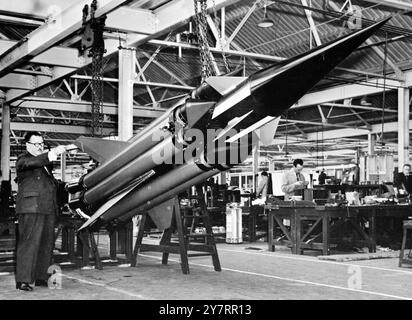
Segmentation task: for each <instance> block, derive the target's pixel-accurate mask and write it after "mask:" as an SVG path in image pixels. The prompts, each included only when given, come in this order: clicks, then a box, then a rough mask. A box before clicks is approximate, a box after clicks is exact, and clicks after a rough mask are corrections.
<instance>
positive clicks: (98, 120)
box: [89, 0, 106, 137]
mask: <svg viewBox="0 0 412 320" xmlns="http://www.w3.org/2000/svg"><path fill="white" fill-rule="evenodd" d="M91 8H92V10H91V17H92V19H91V28H92V29H93V34H94V41H93V45H92V47H91V49H90V51H89V57H91V58H92V80H91V85H90V87H91V91H92V108H91V133H92V136H93V137H94V136H101V135H102V133H103V118H104V117H103V54H104V53H105V52H106V50H105V48H104V40H103V28H104V24H105V19H106V17H101V18H100V19H95V17H94V12H95V11H96V8H97V1H96V0H93V3H92V5H91Z"/></svg>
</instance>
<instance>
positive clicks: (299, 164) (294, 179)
mask: <svg viewBox="0 0 412 320" xmlns="http://www.w3.org/2000/svg"><path fill="white" fill-rule="evenodd" d="M302 169H303V160H302V159H296V160H295V161H293V167H292V169H290V170H289V171H287V172H285V173H284V174H283V175H282V182H281V183H282V184H281V189H282V191H283V192H284V193H285V200H291V199H292V196H302V195H303V189H306V187H307V186H308V184H309V182H308V181H305V177H304V176H303V174H302V173H301V172H302Z"/></svg>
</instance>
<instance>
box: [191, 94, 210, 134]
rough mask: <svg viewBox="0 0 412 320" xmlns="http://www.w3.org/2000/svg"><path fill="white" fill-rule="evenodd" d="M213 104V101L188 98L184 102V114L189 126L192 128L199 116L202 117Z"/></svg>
mask: <svg viewBox="0 0 412 320" xmlns="http://www.w3.org/2000/svg"><path fill="white" fill-rule="evenodd" d="M214 104H215V102H214V101H196V100H189V101H188V102H187V103H186V116H187V122H188V125H189V128H192V127H193V126H194V125H195V124H196V123H197V122H198V121H199V120H200V119H201V118H203V116H204V115H205V114H206V113H208V112H209V110H210V109H211V108H212V106H213V105H214Z"/></svg>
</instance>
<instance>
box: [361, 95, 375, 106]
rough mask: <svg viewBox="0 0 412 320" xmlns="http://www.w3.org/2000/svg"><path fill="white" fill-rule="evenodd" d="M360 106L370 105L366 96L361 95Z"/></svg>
mask: <svg viewBox="0 0 412 320" xmlns="http://www.w3.org/2000/svg"><path fill="white" fill-rule="evenodd" d="M360 104H361V106H371V105H372V103H371V102H369V101H368V98H367V96H363V97H362V99H361V101H360Z"/></svg>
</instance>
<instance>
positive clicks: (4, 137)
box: [0, 91, 10, 181]
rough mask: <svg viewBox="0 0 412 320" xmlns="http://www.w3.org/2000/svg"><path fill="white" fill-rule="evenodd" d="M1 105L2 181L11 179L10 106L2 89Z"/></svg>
mask: <svg viewBox="0 0 412 320" xmlns="http://www.w3.org/2000/svg"><path fill="white" fill-rule="evenodd" d="M0 105H1V109H2V118H1V119H2V126H1V127H2V134H1V181H9V180H10V106H9V104H8V103H5V95H4V92H3V91H0Z"/></svg>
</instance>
